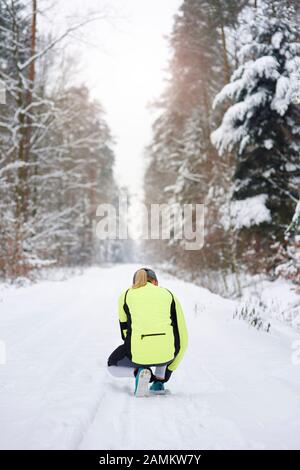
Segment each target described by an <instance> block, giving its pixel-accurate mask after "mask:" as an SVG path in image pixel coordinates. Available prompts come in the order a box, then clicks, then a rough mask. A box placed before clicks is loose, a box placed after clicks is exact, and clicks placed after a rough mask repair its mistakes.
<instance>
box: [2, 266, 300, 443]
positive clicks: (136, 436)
mask: <svg viewBox="0 0 300 470" xmlns="http://www.w3.org/2000/svg"><path fill="white" fill-rule="evenodd" d="M137 267H139V266H135V265H120V266H113V267H110V268H91V269H88V270H86V271H85V272H84V274H83V275H81V276H75V277H72V278H70V279H68V280H66V281H61V282H55V281H43V282H39V283H38V284H35V285H32V286H29V287H24V288H19V289H15V288H7V289H2V290H1V291H0V341H3V342H5V346H6V355H7V362H6V364H5V365H0V448H1V449H13V448H15V449H227V448H231V449H248V448H250V449H251V448H258V449H265V448H268V449H270V448H277V449H279V448H283V449H285V448H293V449H300V365H298V366H297V365H293V363H292V360H291V358H292V353H293V349H292V344H293V341H294V340H297V339H298V340H299V339H300V335H299V334H297V333H295V332H292V330H288V331H287V332H279V331H274V329H273V330H272V331H271V333H270V334H267V333H264V332H258V331H256V330H254V329H252V328H249V327H248V325H247V324H246V323H244V322H242V321H239V320H233V319H232V315H233V312H234V309H235V302H234V301H230V300H225V299H223V298H221V297H219V296H217V295H214V294H212V293H210V292H209V291H208V290H206V289H203V288H199V287H197V286H195V285H193V284H189V283H185V282H182V281H180V280H177V279H175V278H173V277H171V276H168V275H166V274H163V273H159V272H158V275H159V282H160V284H161V285H163V286H165V287H168V288H169V289H170V290H172V291H173V292H174V293H175V294H176V295H177V296H178V298H179V299H180V301H181V304H182V306H183V309H184V312H185V315H186V320H187V325H188V329H189V348H188V351H187V353H186V356H185V358H184V360H183V362H182V363H181V364H180V366H179V368H178V370H177V371H176V373H174V374H173V376H172V379H171V380H170V382H169V384H168V388H169V389H170V390H171V394H170V395H168V396H156V397H149V398H140V399H136V398H134V397H133V382H132V381H130V380H129V379H119V380H117V379H113V378H112V377H110V376H109V374H108V373H107V370H106V361H107V356H108V355H109V354H110V352H111V351H112V350H113V349H114V348H115V347H116V346H118V344H120V343H121V340H120V333H119V325H118V318H117V298H118V296H119V294H120V292H121V291H122V290H123V289H124V288H126V287H127V286H129V284H130V281H131V279H132V274H133V272H134V270H135V269H136V268H137Z"/></svg>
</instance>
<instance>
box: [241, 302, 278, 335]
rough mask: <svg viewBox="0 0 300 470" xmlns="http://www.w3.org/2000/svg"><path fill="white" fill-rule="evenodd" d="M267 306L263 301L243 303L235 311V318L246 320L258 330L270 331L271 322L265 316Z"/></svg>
mask: <svg viewBox="0 0 300 470" xmlns="http://www.w3.org/2000/svg"><path fill="white" fill-rule="evenodd" d="M265 313H266V306H265V305H264V304H263V303H262V302H261V301H259V302H257V303H254V302H251V301H248V302H245V303H242V304H241V305H240V306H239V307H238V308H237V309H236V310H235V312H234V314H233V318H238V319H239V320H244V321H246V322H247V323H249V325H250V326H253V328H256V329H257V330H263V331H266V332H267V333H268V332H269V331H270V328H271V323H270V322H269V321H268V320H267V319H266V318H265Z"/></svg>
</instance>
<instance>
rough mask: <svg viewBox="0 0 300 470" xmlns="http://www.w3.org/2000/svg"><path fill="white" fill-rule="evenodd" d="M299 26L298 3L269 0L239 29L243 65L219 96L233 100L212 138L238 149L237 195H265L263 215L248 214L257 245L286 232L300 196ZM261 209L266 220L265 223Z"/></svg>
mask: <svg viewBox="0 0 300 470" xmlns="http://www.w3.org/2000/svg"><path fill="white" fill-rule="evenodd" d="M299 33H300V29H299V26H298V24H297V22H296V21H295V9H294V7H293V6H287V5H286V3H285V2H279V1H272V2H271V1H267V2H263V3H262V4H261V6H258V8H257V10H256V11H255V13H254V16H253V17H252V19H251V20H250V21H249V18H248V19H247V24H243V25H242V27H241V29H240V36H241V37H242V38H244V41H243V43H242V45H241V48H240V51H239V60H240V62H241V65H240V66H239V68H238V69H237V70H236V71H235V72H234V74H233V75H232V78H231V83H229V84H228V85H226V86H225V87H224V88H223V90H222V91H221V92H220V93H219V94H218V95H217V97H216V99H215V106H216V105H218V104H220V103H222V102H224V100H226V99H229V100H232V102H233V104H232V105H231V106H230V107H229V109H228V110H227V112H226V113H225V115H224V117H223V121H222V124H221V126H220V127H219V128H218V129H217V130H216V131H215V132H214V133H213V134H212V142H213V143H214V145H215V146H216V147H217V149H218V150H219V152H220V154H221V155H222V154H225V153H226V152H228V151H229V152H231V151H232V152H234V153H235V155H236V169H235V175H234V181H235V187H234V195H233V196H234V198H235V199H236V200H238V201H241V202H242V201H247V203H249V204H250V203H251V201H250V199H251V198H255V197H257V196H258V195H261V198H260V199H257V201H258V204H257V213H258V217H257V220H255V218H254V219H253V220H245V219H246V217H245V214H244V213H241V217H244V225H245V226H248V231H249V233H250V234H253V233H254V234H256V235H255V237H256V241H257V240H258V247H259V246H260V245H259V244H260V242H259V240H264V241H265V242H266V244H265V245H264V248H265V249H267V247H270V244H271V241H273V240H276V239H281V240H282V239H283V234H284V230H285V229H286V227H287V225H288V224H289V222H290V220H291V217H292V213H293V211H294V208H295V201H296V200H297V198H298V187H297V182H296V179H295V178H296V177H297V176H299V175H300V167H299V151H300V127H299V119H300V108H299V105H295V104H294V103H293V94H294V91H295V88H296V87H297V86H298V76H297V73H298V69H299V66H300V43H299ZM265 206H266V207H265ZM242 207H243V206H242V205H241V210H242ZM266 208H267V210H266ZM262 213H265V219H264V220H263V219H262V218H260V220H259V222H258V219H259V216H260V215H261V214H262ZM269 214H270V215H271V217H270V215H269ZM259 224H262V225H260V226H259ZM258 226H259V227H258ZM253 227H254V228H253ZM263 231H264V232H263ZM257 236H258V238H257ZM248 241H249V240H248Z"/></svg>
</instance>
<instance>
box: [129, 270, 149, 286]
mask: <svg viewBox="0 0 300 470" xmlns="http://www.w3.org/2000/svg"><path fill="white" fill-rule="evenodd" d="M147 280H148V276H147V273H146V271H145V269H139V270H138V271H137V272H136V273H135V275H134V283H133V284H132V288H133V289H137V288H138V287H143V286H145V285H146V284H147Z"/></svg>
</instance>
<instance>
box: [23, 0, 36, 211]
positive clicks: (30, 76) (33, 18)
mask: <svg viewBox="0 0 300 470" xmlns="http://www.w3.org/2000/svg"><path fill="white" fill-rule="evenodd" d="M36 14H37V0H32V16H31V38H30V58H31V57H34V55H35V53H36ZM34 80H35V61H34V60H33V61H32V62H30V64H29V67H28V90H27V91H26V107H30V105H31V103H32V95H33V88H34ZM30 112H31V110H29V113H30ZM25 124H26V126H25V133H24V161H25V164H26V166H25V167H24V168H25V171H26V178H25V179H26V188H25V194H24V196H25V201H26V218H27V215H28V214H27V212H28V205H29V198H30V186H29V166H28V165H29V161H30V149H31V142H30V140H31V124H32V120H31V117H30V115H29V114H27V115H26V116H25Z"/></svg>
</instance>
